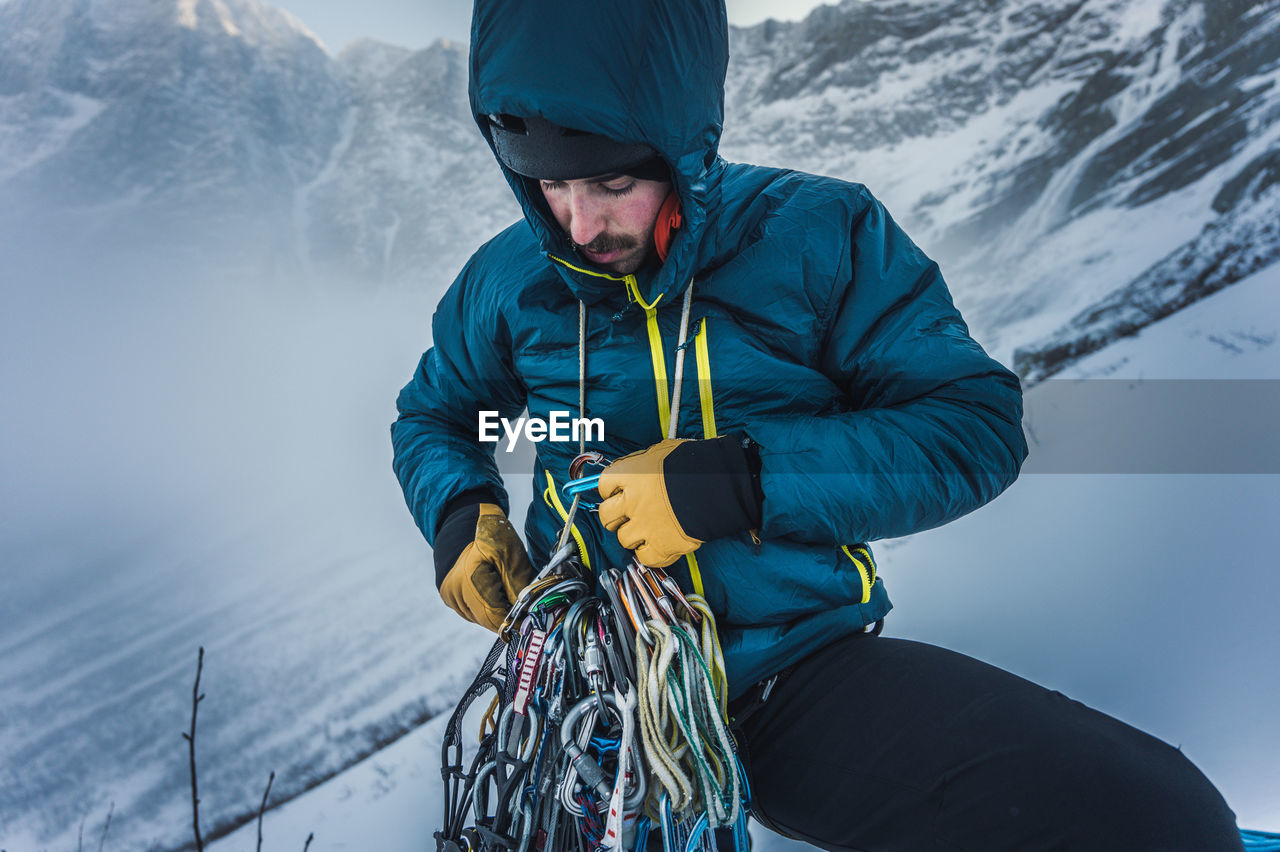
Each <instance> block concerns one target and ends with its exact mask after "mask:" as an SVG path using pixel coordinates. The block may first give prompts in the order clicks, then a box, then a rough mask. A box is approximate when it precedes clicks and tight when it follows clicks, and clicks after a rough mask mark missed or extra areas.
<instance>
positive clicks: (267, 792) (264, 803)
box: [258, 769, 276, 852]
mask: <svg viewBox="0 0 1280 852" xmlns="http://www.w3.org/2000/svg"><path fill="white" fill-rule="evenodd" d="M274 780H276V771H275V770H274V769H273V770H271V776H270V777H269V778H267V789H266V790H265V791H264V792H263V793H262V805H261V806H260V807H259V808H258V852H262V813H263V811H265V810H266V809H267V796H270V795H271V782H272V781H274Z"/></svg>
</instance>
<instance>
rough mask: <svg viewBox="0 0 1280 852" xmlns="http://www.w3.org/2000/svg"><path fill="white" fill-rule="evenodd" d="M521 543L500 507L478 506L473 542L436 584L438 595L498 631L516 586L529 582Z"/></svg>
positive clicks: (529, 567) (462, 613)
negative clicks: (438, 585)
mask: <svg viewBox="0 0 1280 852" xmlns="http://www.w3.org/2000/svg"><path fill="white" fill-rule="evenodd" d="M533 577H534V571H533V566H532V565H530V564H529V556H528V554H527V553H525V549H524V543H523V542H522V541H520V536H518V535H516V530H515V527H513V526H512V525H511V522H510V521H508V520H507V516H506V515H504V514H503V513H502V509H501V508H499V507H498V506H496V505H495V504H493V503H481V504H480V517H479V518H478V519H477V520H476V537H475V540H474V541H472V542H471V543H470V544H468V545H467V546H466V547H465V548H463V550H462V553H461V554H460V555H459V556H458V558H457V560H456V561H455V562H454V563H453V567H452V568H450V569H449V573H448V574H446V575H445V578H444V581H443V582H442V583H441V584H440V597H442V598H444V602H445V603H446V604H448V605H449V608H450V609H452V610H453V611H454V612H456V613H458V615H460V616H462V617H463V618H465V619H466V620H467V621H472V622H475V623H476V624H479V625H480V626H481V627H484V628H487V629H489V630H492V631H493V632H495V633H497V632H498V628H499V627H501V626H502V620H503V619H504V618H506V616H507V611H508V610H509V609H511V604H513V603H515V600H516V595H518V594H520V590H521V589H523V588H524V587H525V586H527V585H529V583H531V582H532V581H533Z"/></svg>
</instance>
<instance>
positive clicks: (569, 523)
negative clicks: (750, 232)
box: [556, 279, 693, 553]
mask: <svg viewBox="0 0 1280 852" xmlns="http://www.w3.org/2000/svg"><path fill="white" fill-rule="evenodd" d="M692 306H693V279H690V280H689V286H688V287H686V288H685V290H684V304H683V305H682V306H681V308H680V332H679V334H678V335H676V340H678V341H680V342H679V343H678V344H676V375H675V382H674V384H673V385H672V387H671V421H670V423H668V424H667V438H674V437H675V436H676V426H677V424H678V423H679V422H680V387H681V385H682V384H683V383H684V351H685V349H686V348H688V347H686V346H685V342H684V341H685V338H686V336H687V335H688V333H689V311H690V309H691V308H692ZM578 417H579V419H580V420H586V419H587V303H586V302H584V301H582V300H581V299H579V300H578ZM586 451H587V435H586V430H585V429H583V430H581V431H580V432H579V433H578V454H579V455H582V454H583V453H585V452H586ZM581 501H582V498H581V495H578V494H575V495H574V497H573V504H572V505H571V506H570V507H569V511H568V513H567V514H566V515H565V519H564V529H563V530H562V531H561V532H560V539H559V540H558V541H557V542H556V553H559V552H560V551H561V550H563V549H564V548H565V547H566V546H568V544H569V535H570V531H571V530H572V529H573V516H574V515H576V514H577V512H578V504H579V503H580V502H581Z"/></svg>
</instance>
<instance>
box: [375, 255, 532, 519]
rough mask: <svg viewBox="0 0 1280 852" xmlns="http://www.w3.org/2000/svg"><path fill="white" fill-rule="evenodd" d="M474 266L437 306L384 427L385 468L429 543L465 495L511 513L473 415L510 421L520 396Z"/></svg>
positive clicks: (497, 307)
mask: <svg viewBox="0 0 1280 852" xmlns="http://www.w3.org/2000/svg"><path fill="white" fill-rule="evenodd" d="M479 265H480V264H478V263H477V261H476V259H475V258H473V259H472V261H471V262H470V263H468V265H467V266H466V268H464V269H463V270H462V273H461V274H460V275H459V276H458V278H457V280H456V281H454V283H453V285H452V286H451V287H450V288H449V290H448V291H447V292H446V293H445V295H444V297H443V298H442V299H441V300H440V304H439V305H438V306H437V307H436V312H435V315H434V316H433V317H432V321H431V330H432V347H431V348H430V349H429V350H427V352H426V354H424V355H423V356H422V360H421V361H420V362H419V364H418V369H417V372H415V373H414V375H413V379H412V380H411V381H410V382H409V383H408V384H407V385H405V387H404V389H403V390H401V391H400V396H399V398H398V399H397V400H396V408H397V409H398V411H399V417H398V418H397V419H396V422H395V423H393V424H392V425H391V443H392V448H393V450H394V459H393V462H392V466H393V468H394V470H395V473H396V477H397V478H398V479H399V480H400V487H401V488H402V489H404V498H405V503H406V504H408V506H409V511H410V512H411V513H412V514H413V518H414V520H415V521H416V522H417V524H418V528H419V529H420V530H422V534H423V535H424V536H425V537H426V539H427V542H428V543H431V544H434V543H435V537H436V533H437V531H438V530H439V527H440V524H441V522H442V521H443V520H444V511H445V507H446V506H447V505H448V504H449V503H450V501H453V500H455V499H456V498H458V497H460V496H462V495H464V494H465V493H467V492H474V493H483V494H487V495H491V496H492V497H494V498H496V499H497V500H498V502H499V505H501V506H502V510H503V511H504V512H509V511H510V506H509V504H508V501H507V494H506V490H505V488H504V487H503V484H502V477H501V475H500V474H499V472H498V467H497V464H496V463H495V462H494V450H495V449H496V447H497V444H496V443H495V444H490V443H487V442H485V443H482V442H481V441H480V439H479V413H480V412H481V411H496V412H498V414H499V416H502V417H507V418H515V417H516V416H517V415H519V413H520V411H521V410H522V409H523V408H524V406H525V397H526V394H525V389H524V386H523V384H522V383H521V382H520V380H519V378H518V377H517V376H516V374H515V371H514V368H513V362H512V354H511V352H512V350H511V334H510V331H509V328H508V326H507V323H506V321H505V320H504V318H503V314H502V310H501V307H502V306H501V304H500V297H499V295H498V294H496V293H495V292H494V291H495V290H496V289H497V288H495V287H486V286H484V285H485V283H486V282H485V281H484V278H483V275H482V273H481V272H480V271H479V270H478V267H479ZM477 502H479V500H477Z"/></svg>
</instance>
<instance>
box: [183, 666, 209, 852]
mask: <svg viewBox="0 0 1280 852" xmlns="http://www.w3.org/2000/svg"><path fill="white" fill-rule="evenodd" d="M202 671H204V646H201V647H200V657H199V659H198V660H197V661H196V685H195V686H193V687H192V688H191V733H185V732H184V733H183V734H182V738H183V739H184V740H186V741H187V745H188V746H189V747H190V752H191V825H192V827H193V828H194V829H195V833H196V852H204V840H203V839H201V837H200V796H199V793H198V792H197V790H196V709H197V708H198V707H199V706H200V702H201V701H204V696H203V695H201V694H200V673H201V672H202Z"/></svg>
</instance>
